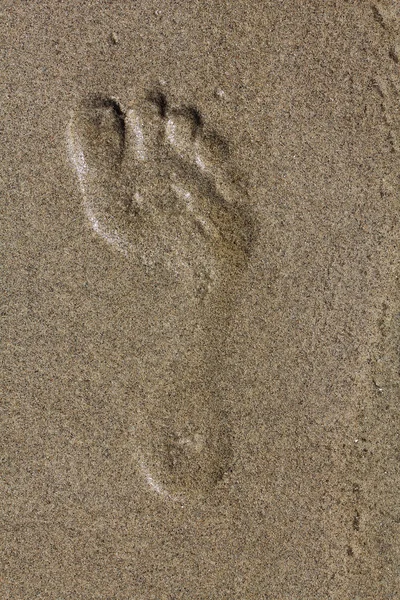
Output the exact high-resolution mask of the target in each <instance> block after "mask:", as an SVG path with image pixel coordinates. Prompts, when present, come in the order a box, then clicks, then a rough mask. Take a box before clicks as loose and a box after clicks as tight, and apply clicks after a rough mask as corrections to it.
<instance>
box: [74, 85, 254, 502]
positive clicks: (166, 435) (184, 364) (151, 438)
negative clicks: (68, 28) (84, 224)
mask: <svg viewBox="0 0 400 600" xmlns="http://www.w3.org/2000/svg"><path fill="white" fill-rule="evenodd" d="M67 141H68V150H69V156H70V159H71V162H72V165H73V167H74V169H75V171H76V174H77V177H78V181H79V184H80V188H81V193H82V200H83V208H84V212H85V215H86V217H87V221H88V224H89V225H90V227H91V228H92V230H93V231H94V232H95V233H96V234H97V235H98V236H100V238H102V239H103V240H104V241H105V242H106V243H107V244H109V245H110V247H113V248H115V249H116V250H117V251H119V252H120V253H121V255H123V257H125V258H123V260H126V261H127V266H129V268H131V269H135V272H137V273H141V274H142V275H143V277H144V281H145V282H147V283H145V285H144V289H147V287H146V286H148V290H149V298H148V302H147V304H146V298H145V299H144V300H145V302H144V303H143V305H144V306H146V305H147V306H149V307H150V305H152V306H153V307H154V302H157V301H155V300H154V286H156V287H157V290H158V298H159V300H158V301H159V304H158V305H157V307H156V310H155V309H154V308H153V309H152V310H153V312H152V316H151V325H150V326H149V330H150V329H151V331H152V333H150V331H149V336H150V335H154V331H155V332H156V340H158V342H155V346H156V347H155V348H154V352H153V354H154V357H156V358H153V359H152V361H153V364H152V367H151V369H152V371H151V376H150V377H148V378H147V379H148V380H146V381H144V382H143V385H142V390H144V397H145V401H144V402H139V401H138V400H137V399H136V402H135V397H134V394H133V397H132V405H133V408H132V414H133V415H135V417H133V418H132V427H131V429H130V438H129V444H128V449H129V452H131V453H132V454H133V455H134V457H135V460H136V461H137V465H138V466H139V469H140V470H141V472H142V474H143V476H144V478H145V481H146V482H147V484H148V485H149V486H150V487H151V488H152V489H153V490H154V491H155V492H157V493H158V494H159V495H161V496H163V497H165V498H169V499H171V500H177V501H184V500H185V499H190V498H198V497H203V496H205V495H206V494H207V493H209V492H210V491H211V490H212V489H213V488H214V487H215V486H216V485H217V484H218V482H219V481H220V480H221V479H222V477H223V475H224V473H225V472H226V471H227V470H228V469H229V467H230V466H231V463H232V447H231V438H230V432H229V426H228V419H227V418H226V416H225V413H224V411H223V402H222V401H221V399H220V398H219V397H218V393H217V386H216V384H215V381H216V376H217V374H218V370H219V369H221V368H222V367H221V365H220V364H219V363H220V359H219V358H218V356H219V355H220V350H221V347H223V344H224V340H225V336H226V331H227V328H228V325H229V321H230V317H231V314H232V309H233V308H234V305H235V298H236V297H237V293H238V290H239V286H240V282H241V280H242V275H243V273H244V272H245V269H246V265H247V261H248V257H249V254H250V251H251V246H252V240H253V233H254V226H253V221H252V219H251V217H250V213H249V211H248V209H247V208H246V206H245V203H244V202H243V199H244V196H245V192H244V191H243V190H241V189H240V184H239V183H238V181H237V180H238V177H237V175H236V174H235V171H234V169H233V168H232V166H231V167H230V166H229V164H230V162H229V150H228V145H227V144H226V143H225V142H224V141H223V139H222V138H221V137H220V136H219V135H218V134H217V133H216V132H215V131H213V130H211V129H209V128H208V127H207V126H206V124H205V123H204V122H203V118H202V116H201V114H200V113H199V111H198V110H196V109H195V108H193V107H191V106H186V105H182V106H171V105H170V103H169V102H168V99H167V97H166V95H164V94H163V93H161V92H157V91H156V92H154V93H151V94H150V95H149V96H148V97H147V98H145V99H143V101H142V102H140V103H139V104H137V103H136V104H134V105H130V106H127V107H124V106H123V105H122V103H121V102H120V101H119V100H118V99H116V98H114V97H104V96H101V97H96V98H92V99H90V100H88V101H85V102H84V103H83V104H82V105H81V106H80V107H78V108H77V109H76V110H75V111H74V112H73V114H72V116H71V120H70V123H69V125H68V132H67ZM160 289H161V292H160ZM141 294H143V286H142V287H141ZM142 300H143V299H142ZM144 318H146V320H147V321H146V322H148V321H149V315H146V316H144ZM165 323H168V328H167V329H168V332H166V331H167V330H166V327H165ZM157 332H158V333H157ZM171 332H172V333H171ZM127 335H128V333H127ZM157 336H158V337H157ZM149 352H152V349H151V344H150V350H149ZM150 358H151V357H150ZM150 362H151V360H150ZM135 404H140V405H143V406H141V407H137V406H135Z"/></svg>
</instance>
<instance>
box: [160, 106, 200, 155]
mask: <svg viewBox="0 0 400 600" xmlns="http://www.w3.org/2000/svg"><path fill="white" fill-rule="evenodd" d="M202 126H203V120H202V117H201V115H200V113H199V112H198V111H197V110H196V109H194V108H193V109H192V108H186V107H184V108H182V109H180V110H171V111H169V113H168V114H167V117H166V121H165V140H166V142H167V143H168V144H170V145H171V146H172V147H173V149H174V150H175V151H176V152H177V153H178V155H179V156H180V157H181V158H183V159H184V160H188V159H189V160H192V161H195V160H196V155H197V140H198V136H199V134H200V132H201V129H202Z"/></svg>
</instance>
